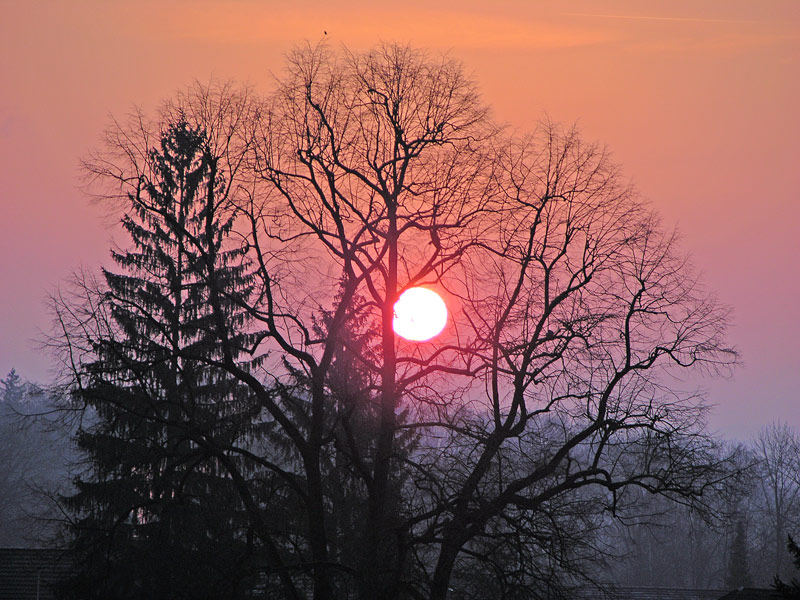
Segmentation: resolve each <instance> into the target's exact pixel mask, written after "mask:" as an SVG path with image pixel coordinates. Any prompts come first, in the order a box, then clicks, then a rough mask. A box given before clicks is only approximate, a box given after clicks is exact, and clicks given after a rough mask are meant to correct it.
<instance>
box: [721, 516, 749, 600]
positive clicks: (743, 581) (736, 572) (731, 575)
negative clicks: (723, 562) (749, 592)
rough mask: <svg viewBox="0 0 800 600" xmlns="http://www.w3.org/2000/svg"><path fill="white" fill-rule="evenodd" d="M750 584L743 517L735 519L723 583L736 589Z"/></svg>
mask: <svg viewBox="0 0 800 600" xmlns="http://www.w3.org/2000/svg"><path fill="white" fill-rule="evenodd" d="M752 584H753V582H752V579H751V577H750V568H749V566H748V561H747V530H746V529H745V522H744V519H741V518H740V519H738V520H737V521H736V531H735V533H734V535H733V544H732V546H731V553H730V557H729V560H728V573H727V575H726V577H725V585H726V586H727V587H728V588H732V589H738V588H741V587H750V586H751V585H752Z"/></svg>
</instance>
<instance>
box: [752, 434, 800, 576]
mask: <svg viewBox="0 0 800 600" xmlns="http://www.w3.org/2000/svg"><path fill="white" fill-rule="evenodd" d="M754 451H755V454H756V458H757V460H758V461H759V465H758V470H759V474H760V477H759V484H760V486H759V487H760V494H759V496H760V502H758V504H759V505H760V507H761V509H762V511H763V514H764V517H765V521H766V523H765V525H766V526H767V528H768V530H769V534H768V535H769V539H770V540H771V543H772V544H773V550H772V552H771V554H772V575H773V576H774V577H783V578H785V577H786V576H787V571H786V568H787V567H788V566H789V565H790V561H789V560H788V555H787V549H786V539H787V536H788V535H789V534H790V533H791V532H792V531H793V528H796V527H797V526H798V523H800V439H798V435H797V432H796V431H795V430H793V429H792V428H791V427H789V425H788V424H787V423H772V424H771V425H768V426H766V427H764V428H763V429H762V430H761V432H760V433H759V434H758V437H757V438H756V440H755V442H754Z"/></svg>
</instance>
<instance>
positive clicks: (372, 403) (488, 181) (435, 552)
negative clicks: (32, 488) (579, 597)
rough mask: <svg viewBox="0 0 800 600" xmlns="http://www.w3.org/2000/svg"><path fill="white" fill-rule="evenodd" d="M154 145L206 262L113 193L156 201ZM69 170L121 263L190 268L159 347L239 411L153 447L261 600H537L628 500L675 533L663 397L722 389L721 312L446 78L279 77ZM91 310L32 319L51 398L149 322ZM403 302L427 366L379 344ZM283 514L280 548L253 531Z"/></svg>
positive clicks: (93, 300) (600, 176) (87, 296)
mask: <svg viewBox="0 0 800 600" xmlns="http://www.w3.org/2000/svg"><path fill="white" fill-rule="evenodd" d="M177 122H186V123H188V126H189V127H190V128H191V129H192V130H195V131H198V132H202V135H203V139H204V140H205V141H204V142H203V143H204V144H205V148H206V150H204V152H205V153H206V154H207V155H208V157H209V160H210V161H211V163H210V164H213V166H214V169H215V175H214V177H215V181H217V184H216V185H211V186H208V187H207V188H204V189H205V191H204V195H201V196H200V197H199V198H198V202H204V203H205V205H207V206H208V207H211V206H213V209H214V211H216V212H217V213H218V214H219V215H223V216H224V219H223V221H221V222H222V223H224V225H221V226H220V227H219V228H218V229H215V230H214V235H216V236H218V237H216V238H214V239H215V240H217V242H215V243H216V244H217V245H218V246H219V248H226V249H227V250H228V251H229V253H228V254H225V256H226V257H227V258H225V259H224V261H223V260H222V258H221V257H222V256H223V254H222V251H221V250H220V251H219V252H218V253H217V254H214V255H212V254H213V253H211V254H210V251H209V243H210V242H209V237H208V236H205V237H204V234H203V233H202V232H197V231H194V230H193V229H192V227H191V226H190V225H189V224H188V223H189V221H182V220H181V219H178V218H175V217H174V216H173V214H174V213H173V212H170V210H165V209H164V206H162V205H161V204H159V203H153V202H152V199H153V198H154V197H156V196H157V195H154V194H152V193H143V192H144V191H147V190H148V189H157V188H158V186H162V185H166V183H165V182H164V176H165V172H164V171H163V170H158V169H157V168H156V167H158V165H159V164H160V163H158V160H157V158H158V156H159V153H158V152H156V150H157V149H158V148H159V144H160V143H161V137H162V136H163V132H165V131H167V130H169V128H170V127H172V126H174V125H175V123H177ZM154 149H155V150H154ZM86 169H87V172H88V173H89V174H91V176H93V177H94V178H95V179H94V183H95V184H97V185H99V187H95V188H94V189H95V190H97V191H98V193H99V194H100V195H101V196H104V197H106V198H108V199H112V200H113V201H114V202H116V203H118V205H119V206H120V210H122V211H126V214H128V216H126V217H125V219H127V220H124V223H126V229H128V231H129V232H131V233H132V234H133V235H134V239H138V240H139V241H140V242H141V241H142V240H145V238H144V237H143V236H141V235H139V237H138V238H136V237H135V236H136V235H138V233H137V232H139V231H140V229H137V228H136V227H134V225H136V224H139V225H137V226H138V227H146V228H155V229H158V231H163V232H165V237H163V238H162V239H167V238H169V239H180V240H181V243H182V244H185V245H186V247H187V248H190V249H191V253H192V255H193V256H197V257H198V258H197V260H202V261H205V262H203V265H204V267H203V268H197V269H196V270H195V271H193V276H192V280H191V282H189V283H187V286H190V287H191V289H192V290H195V292H196V293H197V294H198V297H199V298H202V299H203V303H202V308H198V309H197V311H198V312H197V314H195V315H194V316H195V317H196V316H198V315H202V328H203V333H202V336H201V337H202V339H203V343H196V344H191V343H177V342H176V343H174V344H171V345H170V344H164V345H163V347H164V348H169V349H170V352H171V353H172V354H173V356H172V357H171V358H170V360H173V359H174V360H176V361H185V362H186V364H189V363H191V364H198V365H202V366H203V372H204V373H206V374H207V375H204V377H213V378H221V377H223V375H224V377H225V378H226V379H229V380H231V381H234V382H236V385H237V386H241V387H242V388H243V389H245V390H246V392H243V393H242V394H243V395H239V396H237V398H239V401H240V402H242V403H244V406H246V410H242V411H241V412H240V413H237V414H246V415H248V417H247V419H248V420H247V421H237V423H238V426H239V427H241V434H242V435H235V434H232V433H231V432H230V431H229V430H221V429H219V428H216V427H213V426H209V427H207V428H198V427H196V425H197V424H196V423H192V421H191V417H190V416H184V417H183V418H182V419H178V420H177V421H175V422H174V423H171V426H174V427H178V428H183V430H185V431H187V432H190V439H191V441H192V444H195V445H196V446H198V447H202V448H204V449H205V450H204V451H205V452H207V454H208V456H210V457H213V460H214V461H215V464H218V465H219V468H220V470H221V471H223V472H224V473H225V474H226V475H225V476H226V477H229V478H230V479H231V480H232V481H233V482H234V484H235V488H236V489H237V490H238V493H239V495H240V501H241V503H242V508H243V510H245V511H246V513H247V515H248V518H249V519H250V520H251V523H252V532H253V535H255V536H256V537H257V538H258V541H259V547H260V548H261V549H262V551H263V556H264V563H263V565H264V566H263V568H264V570H265V572H266V573H267V575H268V577H269V578H270V581H272V580H273V579H274V580H275V581H276V582H277V581H280V585H281V586H282V587H281V589H282V590H283V592H282V593H284V595H285V597H288V598H305V597H308V598H312V597H313V598H314V599H315V600H324V599H331V598H340V597H346V596H347V595H348V594H353V595H356V596H357V597H359V598H363V599H364V600H366V599H387V600H388V599H395V598H430V599H431V600H443V599H445V598H447V597H448V594H449V591H450V590H458V592H459V594H460V596H459V597H469V596H468V595H467V593H468V592H470V590H472V591H473V592H474V593H476V594H477V597H490V596H492V595H496V596H498V597H538V596H546V595H548V594H551V595H552V594H554V593H556V591H558V589H559V586H562V585H567V584H568V583H570V580H571V579H570V578H571V577H573V576H574V574H575V571H576V569H578V568H579V562H580V561H579V558H580V557H581V556H582V555H581V551H582V549H583V550H584V551H585V550H586V549H587V548H588V545H590V539H591V532H592V531H593V529H594V528H595V527H596V525H597V523H598V521H599V519H600V518H601V516H602V514H603V511H605V510H610V511H624V510H625V508H626V505H627V502H628V499H629V493H630V490H631V489H633V488H637V489H639V490H644V491H646V492H650V493H656V494H662V495H664V496H667V497H669V498H672V499H674V500H677V501H679V502H683V503H686V504H694V503H698V502H699V503H702V501H703V497H704V496H703V494H705V493H707V492H708V491H709V490H710V489H712V488H714V487H715V486H717V485H718V484H719V483H720V482H721V481H722V480H724V479H725V477H726V476H727V474H728V471H727V462H726V460H725V459H724V457H721V456H720V454H719V453H718V451H717V448H716V446H715V444H714V442H713V440H712V439H710V438H709V437H707V436H706V435H705V433H704V417H705V407H704V404H703V401H702V398H701V397H700V396H698V395H697V394H696V393H695V392H694V391H693V390H692V389H688V388H689V386H684V385H683V384H682V383H681V382H682V381H684V380H686V379H687V375H684V373H686V374H688V373H691V372H695V371H698V370H700V371H704V372H711V373H718V372H720V371H723V370H726V369H728V368H729V367H731V366H732V365H733V364H734V363H735V360H736V354H735V352H734V351H733V350H732V349H731V348H729V347H728V346H727V345H726V342H725V339H724V335H725V324H726V318H727V312H726V310H725V308H724V307H723V306H721V305H720V304H719V303H718V302H717V301H716V300H715V298H714V296H713V295H712V294H710V293H709V292H708V291H707V290H705V289H704V287H703V285H702V282H701V281H700V280H699V278H698V277H697V275H696V274H695V272H694V271H693V269H692V267H691V265H690V264H689V261H688V260H687V258H686V256H685V255H684V254H683V252H682V251H681V250H680V248H679V247H678V241H677V238H676V236H675V235H674V234H673V233H670V232H668V231H666V230H665V229H664V227H663V226H662V225H661V223H660V221H659V219H658V217H657V215H655V214H654V212H653V211H652V209H651V208H650V207H649V206H648V205H647V203H646V202H644V201H643V200H641V199H640V198H639V197H638V195H637V194H636V192H635V190H633V189H632V188H631V187H630V186H629V185H628V184H627V183H626V182H625V180H624V179H623V178H622V176H621V174H620V171H619V168H618V167H617V166H616V165H615V164H614V163H613V161H612V160H611V159H610V157H609V155H608V152H607V151H606V150H605V149H604V148H602V147H601V146H598V145H596V144H590V143H587V142H585V141H584V140H582V139H581V137H580V135H579V133H578V132H577V131H576V130H575V129H574V128H567V127H563V126H560V125H557V124H553V123H551V122H548V121H544V122H542V123H541V125H540V126H539V127H538V128H537V130H536V131H534V132H533V133H531V134H529V135H525V136H518V135H511V134H510V133H509V132H508V131H506V130H504V129H503V128H501V127H499V126H497V125H496V124H495V123H494V122H493V121H492V120H491V118H490V114H489V110H488V108H487V107H486V105H484V104H483V103H482V101H481V99H480V96H479V94H478V92H477V89H476V87H475V85H474V83H472V82H471V81H470V80H469V79H467V78H466V77H465V75H464V73H463V69H462V67H461V66H460V65H459V64H458V63H457V62H455V61H453V60H451V59H449V58H441V57H435V56H432V55H429V54H427V53H425V52H421V51H417V50H413V49H410V48H406V47H401V46H381V47H378V48H376V49H374V50H372V51H369V52H365V53H353V52H348V51H342V52H338V53H337V52H333V51H331V50H330V49H329V48H327V47H325V46H320V47H308V48H305V49H301V50H297V51H296V52H294V53H292V54H291V55H290V56H289V58H288V63H287V69H286V72H285V73H284V74H283V75H282V76H281V77H280V79H279V81H278V83H277V85H276V89H275V90H274V91H273V93H271V94H270V95H269V96H268V97H267V98H266V99H263V100H262V99H257V98H255V97H254V96H253V95H252V94H251V93H250V92H246V91H242V90H239V89H237V88H235V87H233V86H212V87H205V86H201V85H196V86H194V87H192V88H190V89H189V90H188V91H187V92H186V94H185V95H183V96H181V97H180V98H179V99H177V100H176V101H173V102H170V103H167V105H166V107H165V109H164V111H163V112H162V113H161V114H160V115H159V118H158V119H156V120H155V121H153V122H152V123H151V122H149V121H147V120H146V119H145V117H144V116H143V115H136V116H135V119H134V121H133V122H132V123H124V124H123V123H115V124H114V126H113V128H112V130H111V132H110V133H109V135H108V136H107V138H106V143H105V145H104V147H103V148H101V149H100V150H99V151H98V152H97V153H96V154H95V155H94V156H93V157H91V158H90V159H89V160H88V161H87V163H86ZM167 183H168V182H167ZM148 186H150V187H148ZM209 210H211V209H210V208H207V209H206V211H209ZM131 215H133V216H131ZM212 246H213V244H212ZM143 248H144V252H145V254H146V252H151V253H159V252H166V248H165V247H164V246H163V245H159V244H157V243H156V244H155V245H153V246H152V247H147V244H146V243H144V245H143ZM187 252H188V251H187ZM220 261H222V262H220ZM223 263H224V264H223ZM215 265H217V266H215ZM144 266H145V265H144V263H140V264H122V265H121V268H122V269H123V270H124V271H127V272H128V273H130V272H131V270H137V277H138V278H139V279H140V280H142V281H145V282H146V281H148V278H152V277H155V276H156V274H154V273H150V274H149V275H148V273H147V272H146V269H144ZM228 268H235V269H238V270H237V271H236V272H237V273H242V274H243V273H246V274H247V276H246V281H245V280H243V279H239V280H237V279H235V278H233V279H230V278H229V279H225V278H224V277H222V274H223V273H224V272H225V269H228ZM107 285H108V284H107V283H106V284H104V283H96V284H93V283H91V282H90V281H88V280H83V281H81V282H80V285H79V286H78V288H79V290H81V291H82V293H83V296H82V297H81V296H78V297H73V298H69V297H66V296H64V297H61V298H59V299H57V300H56V301H55V302H54V306H55V310H56V314H57V316H58V319H59V323H60V324H61V327H62V333H61V335H60V336H59V338H58V340H57V341H56V343H57V345H59V346H60V347H61V348H62V349H63V350H64V351H65V354H64V356H65V357H66V358H67V365H68V367H69V370H70V371H71V372H72V375H73V380H72V386H73V389H74V390H79V389H83V390H86V389H91V388H92V387H93V386H98V385H101V384H102V385H105V384H113V385H114V386H116V387H122V388H126V389H128V388H130V387H132V386H134V387H135V386H136V385H138V384H137V382H136V381H130V380H125V378H124V377H120V374H121V372H120V371H119V370H118V369H117V370H114V369H111V370H109V371H108V372H98V371H97V369H94V370H93V371H91V377H89V375H90V374H89V373H87V368H89V366H91V365H96V364H97V358H98V356H97V349H98V348H99V347H107V348H115V349H117V350H118V352H119V356H126V355H127V354H126V353H127V352H129V350H130V349H129V348H128V347H127V346H126V340H129V339H131V336H133V335H134V334H135V335H141V334H142V332H141V331H138V332H131V331H126V330H125V329H124V327H123V328H122V329H120V327H119V325H120V323H119V321H117V322H116V324H115V321H114V320H115V315H118V314H119V310H120V307H121V304H120V303H123V302H124V308H125V310H126V311H128V312H131V311H132V312H133V313H136V314H137V319H139V320H138V321H137V322H142V323H144V322H147V319H148V318H149V317H150V316H151V315H150V314H149V313H148V310H149V309H148V308H147V306H146V304H145V303H141V304H138V305H137V304H136V303H131V302H130V298H129V297H125V295H124V294H117V295H116V297H115V295H114V294H113V293H109V289H108V288H107ZM414 286H426V287H429V288H431V289H434V290H436V291H437V292H439V293H440V294H441V295H442V296H443V297H444V299H445V302H446V303H447V306H448V310H449V313H450V320H449V322H448V325H447V326H446V327H445V329H444V331H443V332H442V334H440V335H439V336H438V337H436V338H434V339H433V340H431V341H429V342H422V343H418V342H411V341H407V340H403V339H402V338H399V337H398V336H397V335H396V334H395V332H394V331H393V327H392V322H393V317H394V314H393V306H394V303H395V301H396V300H397V298H398V297H399V295H400V294H401V293H402V292H403V291H404V290H406V289H408V288H410V287H414ZM186 293H187V294H188V293H189V289H188V288H187V290H186ZM178 297H181V296H180V294H178ZM157 320H158V319H157ZM197 335H199V334H197ZM104 344H105V346H103V345H104ZM198 372H199V371H189V370H180V369H179V370H178V371H176V373H177V376H178V378H179V379H180V380H181V381H182V382H183V383H184V384H185V385H187V386H191V385H194V383H196V381H194V380H192V379H191V378H192V377H197V376H198V375H197V373H198ZM92 378H94V379H92ZM684 388H687V389H684ZM162 400H163V401H164V402H166V403H167V404H169V403H170V402H172V401H177V400H175V398H173V397H172V396H170V395H169V394H166V395H165V396H163V397H162ZM114 410H115V411H126V410H127V408H126V406H125V405H124V403H118V404H117V405H116V406H115V407H114ZM160 414H163V413H160ZM137 418H138V419H141V420H143V421H148V420H152V419H154V418H155V416H154V414H149V413H148V412H147V411H146V410H145V411H143V412H141V413H139V414H137ZM223 433H224V435H223ZM234 433H235V432H234ZM267 479H269V481H270V482H271V483H270V485H268V486H266V487H264V485H263V483H264V481H266V480H267ZM268 490H271V491H270V492H269V494H267V493H266V491H268ZM287 503H288V504H290V505H291V506H292V507H293V509H294V510H296V511H297V517H296V518H292V519H289V517H288V516H287V519H289V520H288V521H287V522H283V523H281V522H276V521H275V520H274V519H272V518H271V517H270V515H272V514H274V513H276V512H277V513H280V514H284V513H285V514H287V515H288V514H289V512H285V511H286V506H287ZM290 512H291V511H290ZM478 586H481V587H478ZM476 590H479V591H476Z"/></svg>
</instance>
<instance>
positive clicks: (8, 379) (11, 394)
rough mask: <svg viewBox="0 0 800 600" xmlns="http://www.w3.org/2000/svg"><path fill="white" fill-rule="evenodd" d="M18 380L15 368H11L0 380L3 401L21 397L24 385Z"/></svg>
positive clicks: (16, 399) (15, 399)
mask: <svg viewBox="0 0 800 600" xmlns="http://www.w3.org/2000/svg"><path fill="white" fill-rule="evenodd" d="M20 381H21V380H20V377H19V375H18V374H17V370H16V369H11V370H10V371H9V372H8V375H6V376H5V377H4V378H3V379H2V380H0V385H2V386H3V400H4V401H5V402H17V401H19V400H20V399H21V398H22V394H23V392H24V386H23V384H22V383H20Z"/></svg>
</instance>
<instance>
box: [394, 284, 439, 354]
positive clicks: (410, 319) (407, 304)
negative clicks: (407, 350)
mask: <svg viewBox="0 0 800 600" xmlns="http://www.w3.org/2000/svg"><path fill="white" fill-rule="evenodd" d="M446 324H447V307H446V306H445V304H444V300H442V298H441V296H439V294H437V293H436V292H434V291H433V290H430V289H428V288H424V287H412V288H408V289H407V290H406V291H405V292H403V293H402V294H400V298H398V299H397V302H395V304H394V321H393V322H392V327H393V328H394V332H395V333H396V334H397V335H399V336H400V337H402V338H405V339H407V340H411V341H413V342H424V341H425V340H429V339H431V338H432V337H435V336H436V335H438V334H439V333H441V331H442V329H444V326H445V325H446Z"/></svg>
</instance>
